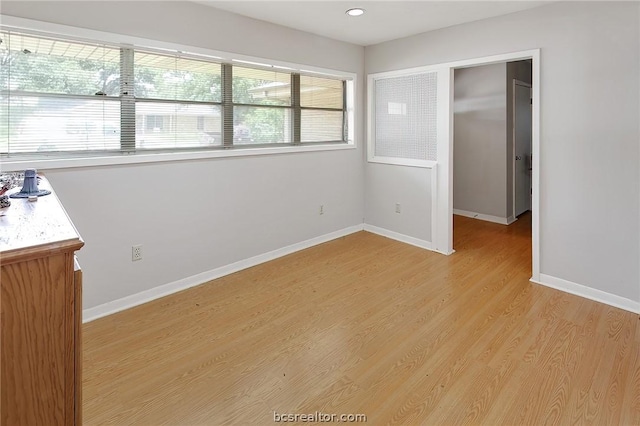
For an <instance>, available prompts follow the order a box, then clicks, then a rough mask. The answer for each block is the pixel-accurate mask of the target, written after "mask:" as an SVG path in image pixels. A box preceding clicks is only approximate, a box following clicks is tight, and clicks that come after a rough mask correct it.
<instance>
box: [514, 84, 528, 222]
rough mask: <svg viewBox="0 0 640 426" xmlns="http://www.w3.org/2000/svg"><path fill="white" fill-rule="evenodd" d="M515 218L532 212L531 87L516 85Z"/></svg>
mask: <svg viewBox="0 0 640 426" xmlns="http://www.w3.org/2000/svg"><path fill="white" fill-rule="evenodd" d="M513 106H514V114H513V117H514V121H513V129H514V156H515V161H514V183H513V185H514V189H515V197H514V198H515V216H516V217H518V216H520V215H521V214H522V213H524V212H526V211H528V210H531V192H532V191H531V165H532V161H531V87H529V86H528V85H523V84H520V83H518V82H515V84H514V104H513Z"/></svg>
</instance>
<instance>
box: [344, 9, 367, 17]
mask: <svg viewBox="0 0 640 426" xmlns="http://www.w3.org/2000/svg"><path fill="white" fill-rule="evenodd" d="M345 13H346V14H347V15H349V16H360V15H362V14H364V9H361V8H359V7H354V8H353V9H349V10H347V11H346V12H345Z"/></svg>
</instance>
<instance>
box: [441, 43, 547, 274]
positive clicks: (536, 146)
mask: <svg viewBox="0 0 640 426" xmlns="http://www.w3.org/2000/svg"><path fill="white" fill-rule="evenodd" d="M523 59H531V60H532V86H533V91H532V101H533V117H532V120H531V126H532V135H531V151H532V155H533V161H532V164H531V166H532V169H533V170H532V176H531V180H532V181H531V183H532V186H533V194H532V197H531V212H532V215H531V234H532V238H531V240H532V241H531V245H532V250H531V251H532V279H534V280H539V278H540V49H532V50H524V51H520V52H512V53H505V54H501V55H492V56H485V57H481V58H474V59H465V60H462V61H456V62H449V63H444V64H439V65H437V66H438V67H448V69H449V71H450V73H451V75H450V81H451V84H450V85H449V86H450V87H449V90H450V92H451V93H450V95H451V97H450V102H449V105H447V108H448V114H441V115H444V116H445V117H447V119H448V120H449V127H450V129H451V131H450V133H449V140H448V144H447V147H446V148H445V147H443V149H442V152H443V153H446V157H445V156H441V151H440V146H438V164H439V166H446V167H448V168H449V170H448V173H444V172H443V173H439V174H438V175H439V179H438V182H439V184H438V212H439V215H440V214H443V213H440V212H441V211H442V210H443V209H444V205H446V204H448V209H446V210H445V211H446V214H445V215H446V216H448V217H447V218H446V219H448V220H449V221H447V220H446V219H443V218H441V217H440V218H439V220H438V234H437V235H436V239H435V240H434V241H436V242H437V247H442V251H444V252H452V251H453V221H452V218H453V176H452V173H453V155H449V154H450V153H453V129H452V126H453V100H452V98H453V72H454V69H457V68H468V67H473V66H478V65H489V64H495V63H502V62H510V61H517V60H523ZM440 107H441V106H440V104H439V105H438V113H439V115H440V111H441V109H440ZM443 107H444V106H443ZM446 160H449V161H446ZM438 169H440V167H439V168H438ZM440 232H442V233H445V235H440ZM440 241H442V242H443V243H446V246H442V244H443V243H440Z"/></svg>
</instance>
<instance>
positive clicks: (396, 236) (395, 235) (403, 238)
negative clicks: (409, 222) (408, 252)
mask: <svg viewBox="0 0 640 426" xmlns="http://www.w3.org/2000/svg"><path fill="white" fill-rule="evenodd" d="M364 230H365V231H367V232H371V233H373V234H378V235H381V236H383V237H387V238H391V239H392V240H396V241H400V242H402V243H406V244H411V245H412V246H416V247H420V248H423V249H427V250H431V251H436V250H434V249H433V248H432V244H431V241H425V240H421V239H419V238H414V237H410V236H408V235H405V234H400V233H399V232H395V231H390V230H388V229H384V228H380V227H378V226H374V225H368V224H366V223H365V224H364Z"/></svg>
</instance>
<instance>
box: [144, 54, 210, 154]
mask: <svg viewBox="0 0 640 426" xmlns="http://www.w3.org/2000/svg"><path fill="white" fill-rule="evenodd" d="M133 54H134V60H133V75H134V85H135V99H136V101H135V102H136V107H135V147H136V149H169V148H171V149H180V148H194V147H211V146H220V145H222V114H221V109H220V103H221V101H222V69H221V65H220V64H218V63H212V62H208V61H200V60H196V59H191V58H185V57H180V56H178V55H165V54H159V53H152V52H145V51H135V52H134V53H133Z"/></svg>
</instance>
